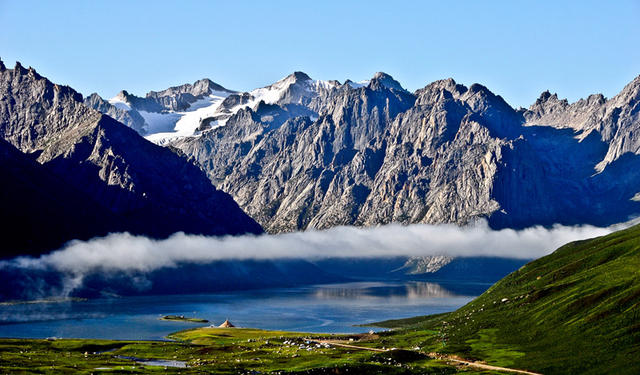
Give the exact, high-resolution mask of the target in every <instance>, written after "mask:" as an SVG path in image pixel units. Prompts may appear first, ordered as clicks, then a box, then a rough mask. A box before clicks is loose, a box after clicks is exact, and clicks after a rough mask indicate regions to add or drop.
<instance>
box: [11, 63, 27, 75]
mask: <svg viewBox="0 0 640 375" xmlns="http://www.w3.org/2000/svg"><path fill="white" fill-rule="evenodd" d="M13 71H14V73H18V74H27V70H26V69H25V68H24V67H23V66H22V64H20V61H16V66H15V67H14V68H13Z"/></svg>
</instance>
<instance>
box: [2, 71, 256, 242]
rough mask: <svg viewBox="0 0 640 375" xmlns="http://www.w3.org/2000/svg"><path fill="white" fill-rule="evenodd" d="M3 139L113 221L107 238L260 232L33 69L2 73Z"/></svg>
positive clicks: (198, 182) (197, 174)
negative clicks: (114, 235)
mask: <svg viewBox="0 0 640 375" xmlns="http://www.w3.org/2000/svg"><path fill="white" fill-rule="evenodd" d="M0 136H1V137H2V138H3V139H5V140H6V141H7V142H9V143H11V144H12V145H13V146H14V147H15V148H17V149H18V150H20V151H21V152H22V153H24V154H28V155H29V157H30V158H31V159H32V160H35V161H36V162H37V163H38V164H40V165H42V166H43V167H45V168H46V170H47V171H48V173H51V174H52V175H54V176H55V177H56V178H58V179H59V180H61V181H62V182H63V183H64V184H66V185H69V186H73V187H74V188H75V189H76V190H78V191H80V192H81V193H82V194H83V195H85V196H87V197H89V198H90V199H91V200H92V201H93V202H96V203H97V204H98V205H99V206H100V207H102V208H103V209H104V210H106V211H108V212H110V214H111V215H114V216H115V217H116V218H117V220H113V221H108V220H107V224H108V225H107V228H106V230H107V231H114V230H118V231H120V230H127V231H130V232H132V233H140V234H146V235H150V236H154V237H163V236H167V235H169V234H172V233H174V232H177V231H185V232H188V233H201V234H217V235H220V234H238V233H245V232H252V233H258V232H260V231H261V228H260V226H259V225H258V224H256V223H255V222H254V221H253V220H252V219H251V218H250V217H248V216H247V215H246V214H245V213H244V212H242V210H241V209H240V208H239V207H238V206H237V204H236V203H235V202H234V201H233V199H232V198H231V197H230V196H229V195H228V194H226V193H224V192H222V191H220V190H217V189H216V188H215V187H213V186H212V184H211V183H210V181H209V180H208V179H207V178H206V176H205V174H204V173H203V172H202V171H201V170H200V169H199V168H198V167H197V166H196V165H195V164H193V163H192V162H191V161H189V160H188V159H187V158H185V157H184V156H180V155H178V154H177V153H175V152H173V151H172V150H170V149H169V148H163V147H159V146H156V145H154V144H152V143H150V142H148V141H146V140H144V139H143V138H142V137H140V136H139V135H138V134H137V133H136V132H135V131H133V130H132V129H130V128H128V127H127V126H124V125H123V124H121V123H119V122H117V121H115V120H114V119H113V118H111V117H109V116H106V115H104V114H101V113H100V112H98V111H96V110H94V109H91V108H89V107H87V106H86V105H85V104H84V103H83V98H82V96H81V95H80V94H79V93H77V92H76V91H74V90H73V89H71V88H69V87H67V86H60V85H57V84H54V83H51V82H50V81H49V80H47V79H46V78H43V77H41V76H40V75H38V74H37V73H36V72H35V70H33V69H32V68H29V69H25V68H23V67H22V66H21V65H20V64H17V65H16V67H15V69H12V70H10V69H6V68H4V66H2V69H0ZM7 199H11V197H7ZM25 199H26V198H25ZM96 215H100V211H96ZM103 229H104V228H101V229H100V230H97V231H96V232H95V234H100V233H102V232H103ZM72 238H75V237H73V236H71V237H70V238H68V240H70V239H72Z"/></svg>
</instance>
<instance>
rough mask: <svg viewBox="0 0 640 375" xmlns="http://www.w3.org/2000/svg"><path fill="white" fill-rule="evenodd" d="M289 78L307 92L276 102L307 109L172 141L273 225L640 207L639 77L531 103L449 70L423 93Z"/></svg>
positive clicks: (492, 219) (504, 221)
mask: <svg viewBox="0 0 640 375" xmlns="http://www.w3.org/2000/svg"><path fill="white" fill-rule="evenodd" d="M285 81H286V82H290V83H291V84H292V85H293V86H297V87H307V89H306V90H304V92H305V94H304V95H299V94H290V95H281V96H279V97H278V98H276V100H274V101H273V102H272V103H271V104H270V106H269V111H271V112H273V113H278V112H280V113H282V112H283V111H286V109H287V108H288V107H287V106H291V105H296V106H298V108H300V107H303V108H306V109H307V110H308V111H310V112H311V113H310V114H303V115H299V116H295V115H293V114H291V113H290V115H289V116H281V117H280V118H281V119H286V121H265V120H264V119H263V118H262V117H261V116H260V115H259V114H258V113H257V112H256V107H251V106H249V107H245V108H243V109H241V110H238V111H237V112H236V113H235V114H232V115H230V117H229V119H228V120H227V123H226V125H225V126H223V127H219V128H216V129H212V130H210V131H208V132H206V133H204V134H202V135H201V136H199V137H194V138H184V139H181V140H178V141H176V142H174V143H173V145H174V146H175V147H177V148H179V149H181V150H183V151H184V152H185V154H187V155H190V156H193V157H194V158H195V159H196V160H197V161H198V162H199V163H200V164H201V165H202V166H203V168H204V169H205V170H206V171H207V173H208V174H209V177H210V178H211V180H212V181H214V183H215V184H216V185H217V186H219V187H221V188H222V189H224V190H225V191H228V192H230V193H231V194H232V195H233V196H234V198H235V199H236V200H237V201H238V203H239V204H240V206H241V207H243V208H244V209H245V210H246V211H247V212H248V213H249V214H250V215H251V216H252V217H254V218H255V219H256V220H257V221H258V222H260V223H261V224H262V225H263V226H264V227H265V228H266V229H267V230H268V231H270V232H281V231H292V230H299V229H305V228H327V227H331V226H335V225H377V224H384V223H390V222H400V223H405V224H407V223H458V224H464V223H467V222H469V221H472V220H476V219H477V218H482V217H484V218H487V219H488V220H489V223H490V225H492V226H493V227H516V228H519V227H527V226H531V225H536V224H542V225H552V224H554V223H563V224H578V223H593V224H601V225H606V224H610V223H613V222H619V221H623V220H626V219H628V217H629V216H631V215H635V214H637V213H639V212H640V206H639V204H638V202H637V200H632V198H633V197H634V196H635V195H636V193H638V191H639V190H640V189H638V188H637V186H639V185H638V184H639V183H640V176H639V175H638V174H637V173H635V172H633V171H634V170H637V169H638V168H639V167H640V161H639V159H638V156H637V155H636V152H637V149H636V148H634V147H635V146H633V145H634V143H633V142H635V140H636V139H638V137H640V136H638V134H640V133H639V132H638V131H637V130H636V129H635V128H636V127H637V126H640V121H638V119H637V116H638V115H637V113H638V111H637V98H638V89H637V86H638V85H637V82H636V81H638V79H636V80H635V81H634V82H632V83H631V84H630V85H629V86H627V87H626V88H625V89H624V90H623V91H622V92H621V93H620V94H619V95H618V96H616V97H615V98H613V99H611V100H608V101H607V100H605V99H604V98H602V97H601V96H597V95H596V96H592V97H590V98H589V99H586V100H584V101H580V102H578V103H574V104H572V105H569V104H568V103H566V102H562V101H559V100H557V98H555V97H553V96H552V95H551V94H548V93H546V94H543V95H542V96H541V98H540V99H539V100H538V102H537V103H536V104H534V106H532V108H531V109H530V110H528V111H524V110H519V111H516V110H514V109H513V108H511V107H510V106H509V105H508V104H507V103H506V102H505V101H504V100H503V99H502V98H501V97H500V96H498V95H495V94H493V93H492V92H491V91H490V90H489V89H487V88H486V87H484V86H482V85H479V84H474V85H472V86H470V87H468V88H467V87H465V86H463V85H460V84H457V83H456V82H455V81H453V80H452V79H447V80H442V81H437V82H434V83H432V84H430V85H428V86H426V87H425V88H423V89H420V90H417V91H416V92H415V93H409V92H407V91H406V90H404V89H403V88H402V87H401V86H400V85H399V83H397V81H395V80H393V78H391V77H390V76H388V75H386V74H384V73H378V74H376V75H375V76H374V77H373V78H372V79H371V80H370V81H368V82H366V83H362V84H353V83H352V82H347V83H345V84H343V85H340V84H338V83H335V82H333V83H332V84H330V85H328V84H324V85H323V86H322V87H321V88H318V84H317V83H315V82H319V81H312V80H310V79H309V78H308V76H306V75H304V76H303V75H302V74H301V73H294V74H293V75H291V76H289V77H287V78H285V79H284V80H282V81H279V83H277V84H274V85H275V87H278V88H281V87H288V86H285V85H283V84H282V82H285ZM312 84H313V85H316V86H310V85H312ZM269 87H273V85H272V86H269ZM269 87H268V88H269ZM296 90H297V91H296ZM291 91H292V92H294V93H295V92H297V93H300V92H302V91H301V90H298V89H292V90H291ZM278 92H281V91H278ZM247 95H248V96H247V101H250V100H251V98H252V96H253V95H254V94H247ZM232 98H233V100H235V101H236V102H237V101H241V100H242V99H241V98H242V96H240V95H232V96H230V97H229V98H227V100H232ZM616 108H617V109H616ZM616 114H617V115H616ZM616 116H617V117H616ZM552 120H553V121H552ZM587 123H589V124H595V125H589V126H587V125H584V124H587ZM577 124H578V125H577ZM579 124H582V125H579ZM543 125H544V126H543ZM550 125H551V126H550ZM563 128H571V129H563ZM578 128H580V129H582V128H584V130H579V131H578V132H577V133H576V131H575V130H573V129H576V130H578ZM587 129H591V130H587ZM614 129H615V131H614ZM590 134H591V135H590ZM625 134H626V135H625ZM576 135H577V136H578V137H576ZM618 139H620V141H618ZM612 150H613V151H612ZM625 150H626V151H625ZM627 151H631V152H630V153H629V152H627ZM625 152H627V153H625ZM603 163H604V164H603Z"/></svg>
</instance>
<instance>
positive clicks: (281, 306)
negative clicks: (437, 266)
mask: <svg viewBox="0 0 640 375" xmlns="http://www.w3.org/2000/svg"><path fill="white" fill-rule="evenodd" d="M489 286H490V284H477V283H476V284H460V283H449V284H438V283H432V282H418V281H408V282H404V281H403V282H354V283H345V284H325V285H314V286H304V287H296V288H277V289H261V290H249V291H239V292H226V293H215V294H192V295H163V296H142V297H139V296H136V297H118V298H109V299H92V300H87V301H77V302H70V301H69V302H56V303H38V304H16V305H4V306H0V337H16V338H46V337H58V338H71V337H73V338H99V339H120V340H161V339H163V338H165V336H166V335H167V334H169V333H171V332H175V331H178V330H182V329H186V328H191V327H200V326H208V325H210V324H216V325H218V324H220V323H221V322H223V321H224V320H225V319H227V318H228V319H229V320H230V321H231V322H232V323H233V324H235V325H236V326H239V327H252V328H263V329H278V330H286V331H300V332H326V333H358V332H366V331H368V330H369V329H371V328H368V327H356V326H354V325H357V324H365V323H372V322H376V321H381V320H387V319H398V318H408V317H412V316H417V315H427V314H437V313H442V312H447V311H452V310H455V309H457V308H458V307H460V306H462V305H464V304H466V303H467V302H469V301H471V300H472V299H473V298H474V297H475V296H477V295H478V294H479V293H481V292H482V291H483V290H485V289H486V288H488V287H489ZM170 314H171V315H184V316H186V317H197V318H203V319H207V320H209V321H210V322H211V323H209V324H202V323H186V322H175V321H173V322H172V321H161V320H158V318H160V317H162V316H163V315H170Z"/></svg>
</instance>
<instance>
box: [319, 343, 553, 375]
mask: <svg viewBox="0 0 640 375" xmlns="http://www.w3.org/2000/svg"><path fill="white" fill-rule="evenodd" d="M309 341H312V342H317V343H320V344H329V345H333V346H339V347H342V348H349V349H357V350H368V351H371V352H386V351H388V350H389V349H378V348H369V347H366V346H357V345H351V344H344V343H343V342H342V341H337V340H309ZM420 353H422V354H425V355H427V356H429V357H431V358H433V359H439V360H443V361H449V362H455V363H459V364H461V365H465V366H469V367H475V368H479V369H483V370H493V371H503V372H511V373H515V374H527V375H542V374H539V373H537V372H531V371H526V370H518V369H513V368H508V367H499V366H492V365H487V364H484V363H478V362H472V361H465V360H464V359H460V358H458V357H455V356H452V355H445V354H439V353H424V352H420Z"/></svg>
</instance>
